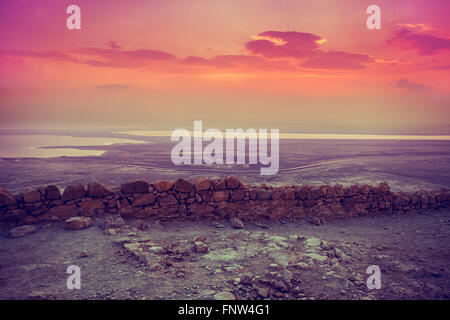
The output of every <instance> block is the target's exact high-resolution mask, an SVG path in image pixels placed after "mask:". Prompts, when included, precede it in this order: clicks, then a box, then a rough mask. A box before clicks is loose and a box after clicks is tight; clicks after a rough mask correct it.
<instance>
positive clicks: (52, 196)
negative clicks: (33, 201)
mask: <svg viewBox="0 0 450 320" xmlns="http://www.w3.org/2000/svg"><path fill="white" fill-rule="evenodd" d="M44 193H45V199H47V200H59V199H61V192H60V191H59V188H58V187H57V186H53V185H50V186H47V187H45V191H44Z"/></svg>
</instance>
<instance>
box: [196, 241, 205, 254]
mask: <svg viewBox="0 0 450 320" xmlns="http://www.w3.org/2000/svg"><path fill="white" fill-rule="evenodd" d="M194 246H195V252H197V253H204V252H208V246H207V245H206V243H204V242H201V241H196V242H195V243H194Z"/></svg>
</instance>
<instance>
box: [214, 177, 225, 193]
mask: <svg viewBox="0 0 450 320" xmlns="http://www.w3.org/2000/svg"><path fill="white" fill-rule="evenodd" d="M213 186H214V190H216V191H222V190H225V189H226V188H227V185H226V183H225V179H216V180H213Z"/></svg>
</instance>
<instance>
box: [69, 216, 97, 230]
mask: <svg viewBox="0 0 450 320" xmlns="http://www.w3.org/2000/svg"><path fill="white" fill-rule="evenodd" d="M65 223H66V229H69V230H81V229H86V228H89V227H90V226H91V225H92V219H91V218H90V217H72V218H69V219H67V220H66V221H65Z"/></svg>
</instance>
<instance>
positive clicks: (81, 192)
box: [62, 183, 86, 201]
mask: <svg viewBox="0 0 450 320" xmlns="http://www.w3.org/2000/svg"><path fill="white" fill-rule="evenodd" d="M85 196H86V188H85V187H84V186H83V185H82V184H81V183H80V184H76V185H73V186H68V187H66V189H64V193H63V195H62V200H63V201H69V200H78V199H82V198H84V197H85Z"/></svg>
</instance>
